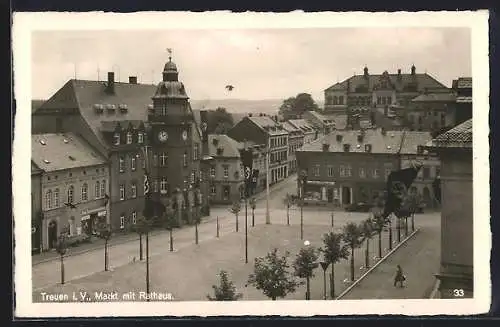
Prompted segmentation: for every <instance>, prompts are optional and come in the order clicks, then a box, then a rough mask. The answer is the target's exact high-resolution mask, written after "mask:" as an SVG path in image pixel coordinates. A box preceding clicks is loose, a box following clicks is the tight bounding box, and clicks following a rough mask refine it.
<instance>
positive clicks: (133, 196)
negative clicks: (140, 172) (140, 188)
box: [130, 183, 137, 199]
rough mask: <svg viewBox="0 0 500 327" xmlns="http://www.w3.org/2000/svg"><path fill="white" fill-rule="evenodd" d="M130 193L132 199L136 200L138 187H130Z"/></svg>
mask: <svg viewBox="0 0 500 327" xmlns="http://www.w3.org/2000/svg"><path fill="white" fill-rule="evenodd" d="M130 191H131V197H132V199H135V198H136V197H137V185H135V183H132V185H131V186H130Z"/></svg>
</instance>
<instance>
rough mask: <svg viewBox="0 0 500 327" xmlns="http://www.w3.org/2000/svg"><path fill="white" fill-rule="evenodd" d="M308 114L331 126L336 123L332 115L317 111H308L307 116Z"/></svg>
mask: <svg viewBox="0 0 500 327" xmlns="http://www.w3.org/2000/svg"><path fill="white" fill-rule="evenodd" d="M307 116H309V117H313V118H314V119H316V120H317V121H319V122H321V123H322V124H324V125H328V126H330V125H334V124H335V121H334V120H333V118H332V117H330V116H327V115H323V114H320V113H319V112H317V111H308V112H307V115H306V117H307ZM306 119H307V118H306Z"/></svg>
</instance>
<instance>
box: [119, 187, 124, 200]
mask: <svg viewBox="0 0 500 327" xmlns="http://www.w3.org/2000/svg"><path fill="white" fill-rule="evenodd" d="M120 200H125V185H123V184H120Z"/></svg>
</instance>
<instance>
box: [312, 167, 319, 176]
mask: <svg viewBox="0 0 500 327" xmlns="http://www.w3.org/2000/svg"><path fill="white" fill-rule="evenodd" d="M313 175H314V176H319V165H316V166H314V168H313Z"/></svg>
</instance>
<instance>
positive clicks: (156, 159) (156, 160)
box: [153, 153, 158, 167]
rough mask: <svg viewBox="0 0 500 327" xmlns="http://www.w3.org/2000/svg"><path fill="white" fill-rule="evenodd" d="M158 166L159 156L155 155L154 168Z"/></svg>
mask: <svg viewBox="0 0 500 327" xmlns="http://www.w3.org/2000/svg"><path fill="white" fill-rule="evenodd" d="M156 166H158V155H157V154H156V153H153V167H156Z"/></svg>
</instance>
